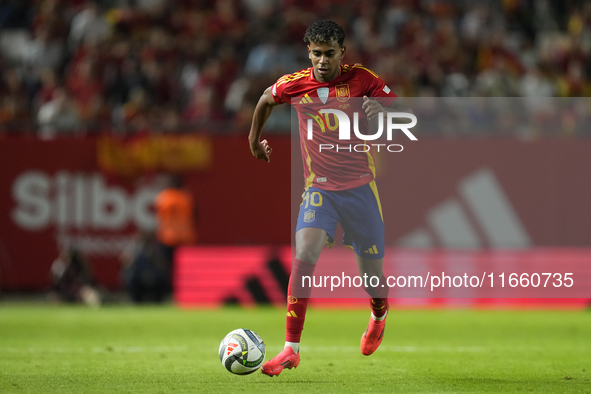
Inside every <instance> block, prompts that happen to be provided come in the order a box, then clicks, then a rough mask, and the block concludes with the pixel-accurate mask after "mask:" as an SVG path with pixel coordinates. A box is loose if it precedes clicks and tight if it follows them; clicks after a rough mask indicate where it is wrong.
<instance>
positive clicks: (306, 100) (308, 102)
mask: <svg viewBox="0 0 591 394" xmlns="http://www.w3.org/2000/svg"><path fill="white" fill-rule="evenodd" d="M311 102H312V99H311V98H310V96H308V93H306V94H305V95H304V97H303V98H302V99H301V100H300V102H299V103H300V104H310V103H311Z"/></svg>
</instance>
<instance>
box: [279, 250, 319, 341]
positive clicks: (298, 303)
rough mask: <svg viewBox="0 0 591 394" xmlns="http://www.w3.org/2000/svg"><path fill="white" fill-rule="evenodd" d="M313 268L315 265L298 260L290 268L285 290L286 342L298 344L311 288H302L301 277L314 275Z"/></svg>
mask: <svg viewBox="0 0 591 394" xmlns="http://www.w3.org/2000/svg"><path fill="white" fill-rule="evenodd" d="M314 268H316V265H315V264H310V263H306V262H305V261H302V260H298V259H294V261H293V264H292V266H291V276H290V277H289V287H288V289H287V317H286V328H287V330H286V334H285V341H286V342H298V343H299V342H300V338H301V337H302V330H303V329H304V321H305V320H306V309H307V308H308V300H309V299H310V293H311V292H312V288H311V287H310V288H307V287H302V276H311V275H312V274H313V273H314ZM292 290H293V291H292ZM294 295H295V296H294ZM296 296H297V297H296Z"/></svg>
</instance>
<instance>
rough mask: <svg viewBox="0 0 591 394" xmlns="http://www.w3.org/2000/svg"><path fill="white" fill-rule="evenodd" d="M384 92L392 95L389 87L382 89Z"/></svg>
mask: <svg viewBox="0 0 591 394" xmlns="http://www.w3.org/2000/svg"><path fill="white" fill-rule="evenodd" d="M382 90H383V91H384V93H386V94H388V93H390V88H389V87H388V85H386V86H384V89H382Z"/></svg>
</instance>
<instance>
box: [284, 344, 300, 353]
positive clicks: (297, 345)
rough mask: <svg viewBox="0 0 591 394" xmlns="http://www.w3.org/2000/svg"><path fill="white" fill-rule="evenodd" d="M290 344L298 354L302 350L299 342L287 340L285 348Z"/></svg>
mask: <svg viewBox="0 0 591 394" xmlns="http://www.w3.org/2000/svg"><path fill="white" fill-rule="evenodd" d="M288 346H289V347H290V348H292V350H293V352H294V353H295V354H298V353H299V352H300V343H299V342H285V347H284V349H286V348H287V347H288Z"/></svg>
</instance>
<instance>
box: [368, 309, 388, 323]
mask: <svg viewBox="0 0 591 394" xmlns="http://www.w3.org/2000/svg"><path fill="white" fill-rule="evenodd" d="M387 314H388V311H386V313H384V316H382V317H376V315H374V314H373V311H371V318H372V319H374V320H376V321H381V320H384V319H385V318H386V315H387Z"/></svg>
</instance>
